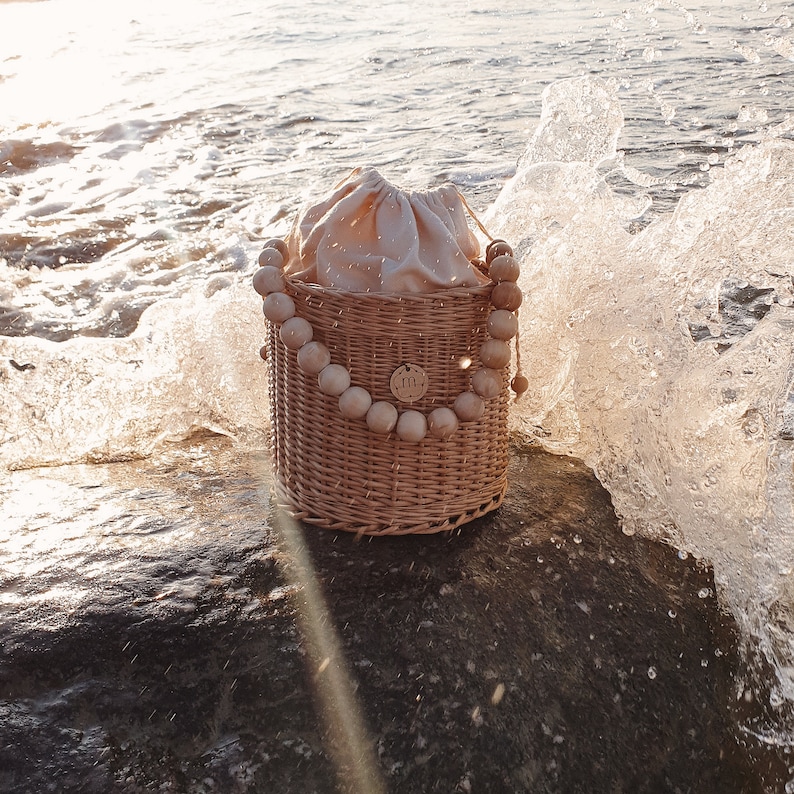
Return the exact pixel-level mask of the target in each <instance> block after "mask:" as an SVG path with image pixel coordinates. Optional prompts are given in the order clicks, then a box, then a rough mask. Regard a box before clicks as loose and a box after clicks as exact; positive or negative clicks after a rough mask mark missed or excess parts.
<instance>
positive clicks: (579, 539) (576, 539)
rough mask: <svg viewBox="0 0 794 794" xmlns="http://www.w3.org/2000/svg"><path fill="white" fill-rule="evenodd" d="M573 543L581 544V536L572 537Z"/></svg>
mask: <svg viewBox="0 0 794 794" xmlns="http://www.w3.org/2000/svg"><path fill="white" fill-rule="evenodd" d="M573 542H574V543H577V544H578V543H581V542H582V536H581V535H574V536H573Z"/></svg>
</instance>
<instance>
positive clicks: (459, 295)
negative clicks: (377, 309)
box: [286, 276, 494, 304]
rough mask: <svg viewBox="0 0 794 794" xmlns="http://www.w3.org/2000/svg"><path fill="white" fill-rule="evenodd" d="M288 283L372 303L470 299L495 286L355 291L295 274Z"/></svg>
mask: <svg viewBox="0 0 794 794" xmlns="http://www.w3.org/2000/svg"><path fill="white" fill-rule="evenodd" d="M286 280H287V284H288V285H289V287H290V288H291V289H292V290H294V291H295V292H297V293H301V294H303V295H307V296H316V297H322V298H328V297H335V298H338V299H340V300H344V299H350V300H355V301H361V302H365V303H372V304H390V303H433V302H436V301H439V300H455V299H468V298H475V297H486V296H488V295H490V293H491V290H492V289H493V287H494V284H493V282H492V281H488V282H486V283H484V284H480V285H478V286H476V287H448V288H447V289H443V290H433V291H432V292H354V291H351V290H345V289H340V288H339V287H324V286H322V285H321V284H315V283H313V282H308V281H301V280H300V279H297V278H295V277H294V276H286Z"/></svg>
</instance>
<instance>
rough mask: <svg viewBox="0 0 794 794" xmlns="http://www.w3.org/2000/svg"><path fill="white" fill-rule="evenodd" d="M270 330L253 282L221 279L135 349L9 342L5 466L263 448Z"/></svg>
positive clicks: (143, 334) (159, 317)
mask: <svg viewBox="0 0 794 794" xmlns="http://www.w3.org/2000/svg"><path fill="white" fill-rule="evenodd" d="M224 279H225V277H224ZM262 324H263V318H262V314H261V311H260V310H259V307H258V306H257V302H256V301H255V300H253V301H252V300H251V287H250V282H249V279H247V278H243V279H238V280H237V281H236V282H235V283H232V282H231V281H230V280H228V279H225V280H224V281H223V283H219V282H218V280H217V279H215V280H213V281H212V282H211V283H210V284H208V286H207V287H206V289H204V290H198V289H195V290H192V291H190V292H188V293H186V294H185V295H183V296H182V297H180V298H178V299H172V300H163V301H160V302H158V303H157V304H155V305H154V306H152V307H150V308H149V309H147V310H146V312H144V314H143V316H142V318H141V322H140V324H139V327H138V329H137V331H136V332H135V334H134V335H132V336H130V337H128V338H125V339H107V338H104V339H98V338H75V339H71V340H69V341H66V342H61V343H56V342H50V341H48V340H44V339H38V338H34V337H28V338H9V337H0V361H2V367H0V380H2V389H0V416H2V417H3V419H2V423H0V466H5V467H6V468H26V467H31V466H38V465H56V464H61V463H71V462H75V461H112V460H119V459H124V458H131V457H137V456H143V455H147V454H149V453H150V452H151V451H152V450H153V449H154V447H155V446H156V445H157V444H159V443H162V442H163V441H167V440H176V439H180V438H184V437H186V436H188V435H190V434H191V433H193V432H196V431H199V430H210V431H213V432H217V433H223V434H225V435H229V436H232V437H234V438H236V439H238V440H239V441H240V442H242V443H253V444H256V445H258V446H259V445H261V444H262V443H263V433H264V431H265V429H266V427H267V416H268V401H267V389H266V382H265V374H264V366H263V362H262V361H261V360H260V359H259V356H258V352H257V349H258V344H257V340H262V341H264V337H263V327H262Z"/></svg>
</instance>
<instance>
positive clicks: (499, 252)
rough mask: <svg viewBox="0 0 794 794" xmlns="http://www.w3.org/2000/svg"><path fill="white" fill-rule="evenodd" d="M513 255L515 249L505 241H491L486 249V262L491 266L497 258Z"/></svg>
mask: <svg viewBox="0 0 794 794" xmlns="http://www.w3.org/2000/svg"><path fill="white" fill-rule="evenodd" d="M505 254H507V256H512V255H513V249H512V248H511V247H510V246H509V245H508V244H507V243H506V242H505V241H504V240H491V242H490V243H488V245H487V246H486V248H485V261H486V262H487V263H488V264H489V265H490V264H491V262H493V260H494V259H496V257H497V256H504V255H505Z"/></svg>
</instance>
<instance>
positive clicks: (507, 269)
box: [488, 254, 521, 284]
mask: <svg viewBox="0 0 794 794" xmlns="http://www.w3.org/2000/svg"><path fill="white" fill-rule="evenodd" d="M488 275H489V276H490V277H491V281H493V282H494V284H499V283H500V282H502V281H518V277H519V276H520V275H521V265H519V264H518V260H517V259H514V258H513V257H512V256H507V255H506V254H505V255H503V256H497V257H496V259H494V260H493V262H491V267H490V269H489V270H488Z"/></svg>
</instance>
